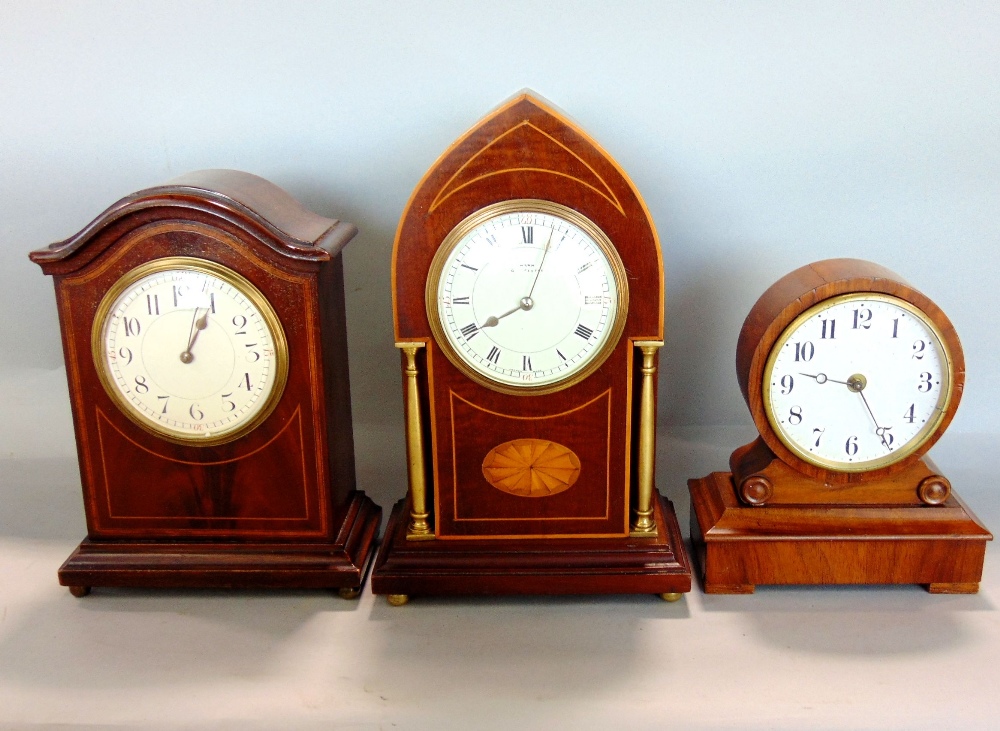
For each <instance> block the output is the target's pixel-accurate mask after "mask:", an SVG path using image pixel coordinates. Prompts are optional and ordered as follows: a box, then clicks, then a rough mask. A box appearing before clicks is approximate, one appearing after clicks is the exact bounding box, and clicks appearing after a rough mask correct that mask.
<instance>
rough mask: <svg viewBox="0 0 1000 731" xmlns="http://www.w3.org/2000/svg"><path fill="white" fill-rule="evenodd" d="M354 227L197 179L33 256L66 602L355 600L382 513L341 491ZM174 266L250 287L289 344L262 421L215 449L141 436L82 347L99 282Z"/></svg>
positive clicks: (346, 466)
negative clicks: (167, 592)
mask: <svg viewBox="0 0 1000 731" xmlns="http://www.w3.org/2000/svg"><path fill="white" fill-rule="evenodd" d="M355 233H356V229H355V227H354V226H353V225H351V224H349V223H345V222H342V221H337V220H332V219H328V218H325V217H322V216H319V215H317V214H314V213H312V212H310V211H308V210H306V209H305V208H303V207H302V206H301V205H299V204H298V203H297V202H296V201H295V200H293V199H292V198H291V197H290V196H289V195H288V194H287V193H285V192H284V191H283V190H281V189H280V188H278V187H276V186H274V185H272V184H271V183H269V182H267V181H266V180H263V179H261V178H258V177H256V176H253V175H250V174H247V173H242V172H237V171H227V170H212V171H201V172H198V173H192V174H189V175H186V176H184V177H182V178H179V179H177V180H174V181H172V182H170V183H168V184H166V185H164V186H161V187H156V188H151V189H148V190H143V191H140V192H138V193H135V194H133V195H130V196H128V197H126V198H124V199H123V200H121V201H119V202H118V203H116V204H115V205H113V206H111V207H110V208H109V209H107V210H106V211H105V212H104V213H102V214H101V215H100V216H98V217H97V218H96V219H95V220H94V221H93V222H92V223H91V224H90V225H89V226H87V227H86V228H85V229H83V230H82V231H81V232H80V233H78V234H77V235H75V236H73V237H72V238H70V239H67V240H66V241H62V242H59V243H56V244H53V245H51V246H50V247H48V248H46V249H42V250H39V251H35V252H32V254H31V259H32V261H34V262H36V263H37V264H39V265H40V266H41V267H42V270H43V271H44V273H45V274H48V275H51V276H52V277H53V280H54V283H55V291H56V300H57V305H58V311H59V318H60V324H61V328H62V339H63V348H64V355H65V361H66V370H67V377H68V380H69V392H70V400H71V404H72V411H73V421H74V427H75V431H76V440H77V451H78V455H79V462H80V474H81V480H82V483H83V485H82V486H83V496H84V506H85V510H86V517H87V538H86V539H85V540H84V541H83V542H82V543H81V544H80V546H79V548H78V549H77V550H76V551H75V552H74V553H73V554H72V555H71V556H70V557H69V559H68V560H67V561H66V563H65V564H64V565H63V567H62V568H61V569H60V571H59V580H60V582H61V583H62V584H63V585H66V586H69V587H71V590H73V591H74V593H76V594H80V595H82V594H84V593H86V592H87V591H89V588H90V587H92V586H145V587H330V588H339V589H341V591H342V593H343V594H345V595H351V594H356V592H357V591H358V590H359V589H360V587H361V585H362V582H363V580H364V571H365V567H366V564H367V562H368V560H369V558H370V556H371V555H372V552H373V547H374V544H375V538H376V533H377V530H378V526H379V522H380V515H381V511H380V509H379V508H378V507H377V506H376V505H375V504H374V503H373V502H372V501H371V500H370V499H369V498H368V497H367V496H366V495H365V494H364V493H363V492H361V491H358V490H357V489H356V487H355V472H354V447H353V432H352V426H351V407H350V390H349V388H350V387H349V380H348V365H347V345H346V322H345V316H344V283H343V263H342V256H341V251H342V249H343V247H344V246H345V245H346V244H347V243H348V242H349V241H350V240H351V238H353V236H354V235H355ZM174 257H184V258H186V259H187V260H191V261H195V262H206V263H208V264H210V265H211V266H213V267H216V268H219V271H226V272H232V273H234V274H235V275H237V276H238V277H240V278H242V279H243V280H245V281H247V282H249V283H251V285H252V286H253V287H254V288H256V290H257V291H258V292H259V293H260V295H262V297H263V298H264V300H266V304H267V306H268V307H269V308H271V309H273V311H274V313H275V315H276V317H277V320H278V321H279V323H280V327H281V329H282V330H283V333H284V336H285V338H286V339H287V377H286V380H285V383H284V386H283V391H282V392H281V394H280V398H279V399H278V400H277V403H276V404H275V405H274V408H273V411H271V412H270V414H269V415H266V418H264V419H263V420H262V421H260V423H258V424H255V425H252V428H251V429H250V430H249V431H247V432H245V433H242V434H239V435H238V436H237V437H236V438H234V439H231V440H228V441H224V442H222V443H212V444H210V445H208V446H204V445H201V444H197V443H191V442H190V441H188V442H184V441H180V442H178V441H176V440H171V439H167V438H164V437H163V435H161V434H158V433H156V431H155V430H151V429H149V428H144V427H143V426H142V425H141V424H139V423H137V421H136V420H135V419H133V418H130V416H127V415H126V413H125V410H124V409H123V408H122V407H121V406H120V405H119V403H118V402H116V401H115V400H114V399H113V398H112V397H111V395H110V394H109V389H107V388H105V385H104V384H102V381H101V378H100V377H99V374H98V370H97V365H96V364H95V360H97V359H95V357H93V356H92V353H91V344H92V331H93V330H94V327H95V316H96V313H97V311H98V308H99V305H100V303H101V301H102V298H104V297H105V296H106V294H107V293H108V291H109V289H110V288H112V287H113V286H114V285H115V283H116V282H118V281H119V280H120V279H121V278H123V277H125V276H127V275H128V273H129V272H132V271H134V270H136V268H138V267H142V266H143V265H147V264H148V263H149V262H155V261H157V260H161V259H164V258H174ZM234 281H235V280H234ZM164 299H167V298H164ZM175 299H176V297H175ZM161 305H162V306H163V307H164V308H165V309H169V307H170V303H169V302H163V303H161ZM195 313H196V314H197V310H195ZM154 314H156V313H154V311H153V309H152V306H151V309H150V312H149V315H150V318H152V317H153V316H154ZM192 322H193V320H192ZM227 324H228V323H212V322H210V321H209V322H208V326H209V327H223V326H225V325H227ZM201 326H202V327H204V326H205V323H204V322H203V323H202V325H201ZM193 329H194V325H193V324H192V330H193ZM206 332H208V331H206ZM206 337H207V336H206ZM241 351H242V348H241ZM241 370H242V369H241ZM240 375H242V374H240ZM249 385H250V383H249V380H248V381H247V383H246V386H247V390H249Z"/></svg>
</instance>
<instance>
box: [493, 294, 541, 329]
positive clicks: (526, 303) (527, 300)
mask: <svg viewBox="0 0 1000 731" xmlns="http://www.w3.org/2000/svg"><path fill="white" fill-rule="evenodd" d="M534 306H535V303H534V302H532V300H531V297H522V298H521V301H520V302H518V303H517V307H512V308H511V309H509V310H507V311H506V312H505V313H503V314H502V315H497V316H494V315H490V316H489V317H487V318H486V320H485V321H484V322H483V324H482V325H480V326H479V329H480V330H482V329H483V328H484V327H496V326H497V325H499V324H500V321H501V320H502V319H504V318H505V317H507V315H513V314H514V313H515V312H517V311H518V310H530V309H531V308H532V307H534Z"/></svg>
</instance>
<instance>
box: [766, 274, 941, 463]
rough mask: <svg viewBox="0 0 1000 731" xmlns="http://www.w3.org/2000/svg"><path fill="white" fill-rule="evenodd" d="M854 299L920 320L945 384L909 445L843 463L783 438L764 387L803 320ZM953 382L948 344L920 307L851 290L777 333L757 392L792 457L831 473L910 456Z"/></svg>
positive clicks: (933, 427) (927, 434)
mask: <svg viewBox="0 0 1000 731" xmlns="http://www.w3.org/2000/svg"><path fill="white" fill-rule="evenodd" d="M856 300H867V301H872V300H876V301H881V302H888V303H889V304H892V305H895V306H896V307H899V308H900V309H903V310H906V311H907V312H909V313H910V314H911V315H913V316H914V317H916V318H917V319H919V320H920V321H921V322H923V323H924V325H925V326H926V327H927V329H928V330H929V331H930V333H931V334H932V335H933V336H934V339H935V340H936V341H937V344H938V348H939V350H940V352H941V353H943V354H944V359H945V364H946V368H945V371H944V373H943V374H942V378H944V379H946V380H947V384H946V387H945V388H942V389H941V396H939V397H938V406H937V416H936V417H935V418H934V419H928V421H927V423H926V424H925V425H924V426H923V428H922V429H921V430H920V431H919V432H917V434H916V436H915V437H914V438H913V439H911V440H910V442H909V444H907V446H906V447H905V448H904V449H901V450H898V451H896V452H892V453H890V454H887V455H886V456H884V457H879V458H878V459H874V460H869V461H867V462H859V463H848V464H845V463H843V462H835V461H832V460H827V459H822V458H819V457H817V456H816V455H814V454H812V453H811V452H809V451H807V450H804V449H802V447H801V446H799V445H798V444H796V443H795V442H793V441H792V440H791V439H789V438H787V437H786V435H785V433H784V431H783V430H782V429H781V427H780V424H779V421H778V420H777V419H776V418H775V417H774V413H773V409H772V406H771V389H769V388H767V384H768V383H770V381H771V374H772V373H773V371H774V364H775V361H776V360H777V359H778V353H779V352H780V351H781V349H782V348H783V347H784V346H785V344H786V343H787V342H788V340H789V339H790V338H791V337H792V336H793V335H794V334H795V331H796V330H798V329H799V327H801V326H802V324H803V323H804V322H806V321H807V320H809V319H811V318H812V317H815V316H816V314H817V313H819V312H823V311H824V310H827V309H829V308H831V307H835V306H837V305H839V304H842V303H844V302H853V301H856ZM954 383H955V374H954V361H953V358H952V354H951V352H950V351H949V350H948V347H947V345H946V344H945V340H944V336H943V335H942V333H941V331H940V330H939V329H938V327H937V325H935V324H934V322H933V321H932V320H931V319H930V318H929V317H927V315H925V314H924V313H923V311H922V310H920V309H919V308H918V307H916V306H915V305H914V304H912V303H910V302H907V301H906V300H904V299H901V298H899V297H895V296H893V295H888V294H882V293H880V292H851V293H848V294H842V295H838V296H836V297H831V298H829V299H825V300H823V301H821V302H817V303H816V304H814V305H813V306H812V307H810V308H809V309H807V310H806V311H805V312H803V313H801V314H800V315H799V316H798V317H796V318H795V319H794V320H792V322H791V323H790V324H789V325H788V326H787V327H786V328H785V329H784V330H783V331H782V332H781V335H779V336H778V339H777V340H775V342H774V345H773V346H772V347H771V352H770V353H769V354H768V357H767V362H766V363H765V365H764V373H763V375H762V377H761V395H762V400H763V406H764V414H765V416H766V417H767V421H768V423H769V424H770V425H771V430H772V431H773V432H774V434H775V435H776V436H777V437H778V439H779V440H780V441H781V443H782V444H784V445H785V447H787V448H788V450H789V451H791V452H792V454H794V455H795V456H796V457H798V458H799V459H801V460H803V461H805V462H808V463H809V464H812V465H815V466H817V467H822V468H823V469H827V470H831V471H833V472H852V473H854V472H874V471H875V470H879V469H882V468H884V467H888V466H890V465H894V464H897V463H898V462H901V461H903V460H905V459H907V458H908V457H909V456H910V455H912V454H913V453H914V452H917V451H918V450H919V449H920V448H921V447H922V446H923V445H924V444H926V443H927V441H928V440H929V439H930V438H931V437H932V436H933V435H934V434H935V433H936V432H937V430H938V427H939V426H940V425H941V421H942V420H943V419H944V415H945V412H946V411H947V410H948V404H950V403H951V399H952V391H953V386H954Z"/></svg>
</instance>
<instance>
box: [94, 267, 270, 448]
mask: <svg viewBox="0 0 1000 731" xmlns="http://www.w3.org/2000/svg"><path fill="white" fill-rule="evenodd" d="M168 271H187V272H193V273H195V274H202V275H205V276H208V277H212V278H215V279H218V280H219V281H221V282H222V283H224V284H225V285H227V286H229V287H231V288H232V289H234V290H236V291H237V292H239V293H240V295H242V296H243V297H245V298H246V300H247V301H248V302H249V303H250V304H251V306H252V307H253V308H255V309H256V311H257V312H258V313H259V314H260V316H261V319H262V321H263V324H264V327H265V328H266V329H267V331H268V333H269V335H270V338H271V342H272V344H273V349H274V356H273V359H274V364H275V368H274V377H273V379H272V380H271V383H270V386H269V390H268V392H267V394H266V395H265V397H264V401H263V403H262V405H261V406H260V407H258V408H256V410H255V411H253V412H252V414H251V415H250V416H249V417H247V418H245V419H241V420H239V421H238V422H237V423H236V424H234V425H232V426H231V427H228V428H225V429H221V430H218V431H216V432H214V433H211V434H208V435H203V434H191V433H188V432H186V431H184V430H180V429H173V428H170V427H169V426H167V425H164V424H162V423H159V422H157V421H155V420H153V419H151V418H149V417H147V416H146V415H144V414H143V413H141V412H140V411H138V410H137V408H136V407H135V406H134V405H133V404H132V403H131V402H130V401H129V400H128V398H127V397H126V395H125V394H124V393H123V392H122V391H121V389H119V388H118V387H117V386H116V383H115V376H114V374H113V373H112V370H111V365H110V363H109V362H108V360H107V358H106V357H104V356H105V352H106V350H107V349H106V346H105V342H106V338H107V335H108V329H109V327H110V315H111V312H112V311H113V310H114V308H115V307H116V305H117V304H118V302H119V301H120V299H121V298H122V297H123V296H124V295H125V294H126V293H127V292H128V291H129V290H130V289H131V288H133V287H134V286H136V285H137V284H138V283H140V282H141V281H143V280H144V279H147V278H149V277H152V276H155V275H157V274H161V273H164V272H168ZM91 353H92V356H93V360H94V366H95V368H96V370H97V375H98V377H99V379H100V381H101V385H102V386H103V387H104V390H105V391H106V392H107V394H108V396H109V397H110V398H111V400H112V401H113V402H114V404H115V405H116V406H117V407H118V408H119V410H120V411H121V412H122V413H123V414H125V416H127V417H128V418H129V420H131V421H132V422H133V423H134V424H136V426H138V427H140V428H141V429H143V430H144V431H146V432H148V433H149V434H152V435H154V436H156V437H158V438H160V439H164V440H166V441H170V442H173V443H175V444H183V445H188V446H204V447H207V446H215V445H219V444H225V443H227V442H231V441H234V440H236V439H238V438H240V437H241V436H243V435H245V434H247V433H249V432H250V431H252V430H253V429H255V428H256V427H257V426H259V425H260V424H261V423H262V422H263V421H264V420H265V419H267V417H268V416H270V414H271V413H272V412H273V411H274V408H275V407H276V406H277V404H278V401H279V400H280V398H281V395H282V393H283V392H284V387H285V383H286V381H287V378H288V368H289V363H288V343H287V340H286V337H285V333H284V329H283V328H282V326H281V321H280V320H279V319H278V316H277V313H276V312H275V311H274V308H273V307H272V306H271V304H270V303H269V302H268V300H267V298H266V297H265V296H264V295H263V293H262V292H261V291H260V290H258V289H257V288H256V287H255V286H254V285H253V284H252V283H251V282H250V281H249V280H247V279H246V278H245V277H243V276H242V275H240V274H238V273H236V272H235V271H233V270H232V269H230V268H228V267H226V266H223V265H222V264H218V263H216V262H214V261H211V260H208V259H199V258H195V257H188V256H170V257H163V258H160V259H154V260H152V261H149V262H146V263H145V264H141V265H139V266H137V267H135V268H134V269H131V270H130V271H128V272H126V273H125V274H124V275H123V276H122V277H121V278H119V279H118V280H117V281H116V282H115V283H114V284H113V285H112V286H111V287H110V288H109V289H108V291H107V292H106V293H105V295H104V297H103V298H102V299H101V301H100V304H99V305H98V307H97V310H96V312H95V316H94V323H93V327H92V330H91Z"/></svg>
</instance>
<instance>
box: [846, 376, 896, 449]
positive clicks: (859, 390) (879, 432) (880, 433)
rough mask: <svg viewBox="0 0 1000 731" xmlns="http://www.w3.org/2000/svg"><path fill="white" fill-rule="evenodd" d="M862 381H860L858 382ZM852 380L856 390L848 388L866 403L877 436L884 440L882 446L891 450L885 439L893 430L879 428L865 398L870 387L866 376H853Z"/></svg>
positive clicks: (883, 427)
mask: <svg viewBox="0 0 1000 731" xmlns="http://www.w3.org/2000/svg"><path fill="white" fill-rule="evenodd" d="M856 379H860V380H856ZM850 380H851V381H852V382H854V383H856V384H857V387H856V389H855V388H854V387H852V386H848V388H850V389H851V390H852V391H854V392H855V393H857V394H858V395H859V396H860V397H861V400H862V401H864V402H865V408H866V409H868V415H869V416H871V417H872V423H874V424H875V435H876V436H877V437H878V438H879V439H881V440H882V444H884V445H885V448H886V449H891V447H890V446H889V441H888V440H887V439H886V438H885V433H886V432H887V431H889V430H890V429H892V427H891V426H879V425H878V419H876V418H875V412H874V411H872V407H871V405H870V404H869V403H868V399H867V398H866V397H865V391H864V388H865V386H867V385H868V381H866V380H864V376H851V378H850Z"/></svg>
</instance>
